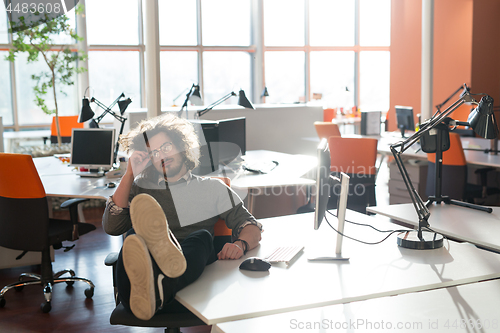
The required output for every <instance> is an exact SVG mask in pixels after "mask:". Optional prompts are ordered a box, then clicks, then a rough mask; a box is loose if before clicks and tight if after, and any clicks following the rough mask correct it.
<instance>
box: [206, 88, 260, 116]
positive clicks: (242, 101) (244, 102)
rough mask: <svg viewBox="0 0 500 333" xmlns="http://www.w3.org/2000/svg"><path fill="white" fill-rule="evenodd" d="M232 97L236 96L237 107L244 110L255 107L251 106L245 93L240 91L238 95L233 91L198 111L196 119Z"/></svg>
mask: <svg viewBox="0 0 500 333" xmlns="http://www.w3.org/2000/svg"><path fill="white" fill-rule="evenodd" d="M232 96H238V105H240V106H243V107H244V108H246V109H252V110H255V107H254V106H253V105H252V103H251V102H250V101H249V100H248V98H247V96H246V95H245V92H244V91H243V90H242V89H240V92H239V93H238V95H236V93H235V92H234V91H231V92H230V93H229V94H227V95H225V96H224V97H222V98H220V99H218V100H216V101H215V102H213V103H212V104H210V105H209V106H207V107H206V108H205V109H203V110H200V111H198V117H201V116H203V115H204V114H205V113H207V112H210V111H211V110H212V109H213V108H214V107H216V106H217V105H219V104H220V103H222V102H224V101H225V100H227V99H228V98H230V97H232Z"/></svg>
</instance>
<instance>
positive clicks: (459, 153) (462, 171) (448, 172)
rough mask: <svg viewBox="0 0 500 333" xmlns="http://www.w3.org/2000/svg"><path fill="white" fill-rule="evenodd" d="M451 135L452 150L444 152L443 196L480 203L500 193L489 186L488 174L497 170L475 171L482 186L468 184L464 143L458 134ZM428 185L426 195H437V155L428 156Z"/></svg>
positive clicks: (483, 169)
mask: <svg viewBox="0 0 500 333" xmlns="http://www.w3.org/2000/svg"><path fill="white" fill-rule="evenodd" d="M449 134H450V148H449V149H448V150H446V151H444V152H443V163H442V173H441V194H442V195H444V196H448V197H450V198H451V199H455V200H461V201H466V202H470V203H479V202H480V201H481V200H482V199H486V197H487V196H488V195H492V194H497V193H500V190H499V189H497V188H491V187H488V186H487V177H488V175H487V173H488V172H489V171H493V170H495V168H480V169H477V170H476V171H475V173H476V174H479V175H480V179H481V184H480V185H477V184H470V183H467V178H468V177H467V161H466V159H465V154H464V149H463V147H462V141H461V140H460V136H461V135H459V134H457V133H453V132H452V133H449ZM427 161H428V163H429V164H428V168H427V184H426V195H427V196H433V195H434V194H435V181H436V154H434V153H428V154H427Z"/></svg>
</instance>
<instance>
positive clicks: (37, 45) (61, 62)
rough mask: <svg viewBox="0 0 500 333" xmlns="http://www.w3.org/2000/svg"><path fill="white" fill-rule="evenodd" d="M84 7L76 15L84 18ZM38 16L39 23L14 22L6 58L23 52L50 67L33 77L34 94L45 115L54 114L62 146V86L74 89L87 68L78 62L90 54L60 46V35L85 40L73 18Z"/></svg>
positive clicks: (26, 20)
mask: <svg viewBox="0 0 500 333" xmlns="http://www.w3.org/2000/svg"><path fill="white" fill-rule="evenodd" d="M82 12H83V7H82V6H80V5H79V6H77V7H76V8H75V13H76V15H81V14H82ZM31 15H35V16H38V17H36V23H35V24H33V23H32V22H34V21H33V20H32V18H31V17H30V18H24V17H19V18H18V19H16V22H13V21H11V22H10V28H9V32H12V33H13V41H12V48H11V49H10V50H9V55H8V56H7V57H6V59H7V60H9V61H12V62H13V61H14V60H15V57H16V54H18V53H20V52H27V53H28V63H29V62H35V61H38V60H39V58H40V56H41V58H42V59H43V60H44V61H45V63H46V64H47V70H46V71H42V72H41V73H39V74H34V75H32V76H31V78H32V79H33V80H34V83H35V85H34V87H33V91H34V93H35V100H34V101H35V103H36V105H37V106H39V107H40V108H41V109H42V111H43V112H45V113H46V114H48V115H54V116H55V119H56V128H57V142H58V145H59V146H61V132H60V128H59V110H58V106H57V95H58V94H65V92H64V91H63V90H62V89H61V86H64V85H67V86H71V85H73V84H74V78H75V76H76V75H75V74H77V73H81V72H83V71H85V70H86V69H85V68H83V67H78V66H77V61H84V60H86V58H87V55H86V54H85V53H83V52H81V51H78V50H75V49H72V48H71V47H72V46H73V47H74V45H70V44H62V45H61V44H57V43H56V41H55V39H54V38H55V37H56V36H59V37H61V36H69V37H71V38H72V40H74V41H75V42H76V41H81V40H83V38H81V37H80V36H78V35H77V34H76V32H75V31H74V30H73V28H72V27H71V26H70V24H69V22H68V21H69V18H68V17H67V16H66V15H60V16H57V17H53V16H50V15H48V14H47V13H45V14H41V13H39V12H35V13H32V14H31ZM48 94H51V95H52V98H53V101H54V107H53V108H51V107H49V106H48V105H47V101H46V98H47V97H48Z"/></svg>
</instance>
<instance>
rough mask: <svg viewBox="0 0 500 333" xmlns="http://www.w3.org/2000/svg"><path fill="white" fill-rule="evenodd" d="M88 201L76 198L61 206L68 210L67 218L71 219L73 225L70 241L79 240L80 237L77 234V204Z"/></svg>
mask: <svg viewBox="0 0 500 333" xmlns="http://www.w3.org/2000/svg"><path fill="white" fill-rule="evenodd" d="M88 200H89V199H85V198H77V199H69V200H66V201H64V202H63V203H62V204H61V208H68V209H69V218H70V219H71V222H72V223H73V232H72V237H71V240H72V241H75V240H77V239H78V238H80V235H79V233H78V204H80V203H82V202H84V201H88Z"/></svg>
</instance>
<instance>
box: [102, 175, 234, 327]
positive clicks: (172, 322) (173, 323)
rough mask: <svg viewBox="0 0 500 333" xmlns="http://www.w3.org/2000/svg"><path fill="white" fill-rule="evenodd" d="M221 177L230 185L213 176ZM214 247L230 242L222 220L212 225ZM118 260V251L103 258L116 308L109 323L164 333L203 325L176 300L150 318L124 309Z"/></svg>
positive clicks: (221, 246) (229, 235)
mask: <svg viewBox="0 0 500 333" xmlns="http://www.w3.org/2000/svg"><path fill="white" fill-rule="evenodd" d="M214 178H219V179H221V180H222V181H223V182H224V183H226V185H228V186H230V185H231V183H230V179H229V178H226V177H214ZM214 235H215V237H214V249H215V253H218V252H220V251H221V250H222V248H223V247H224V244H226V243H230V242H231V230H230V229H229V228H227V227H226V224H225V222H224V221H223V220H219V221H217V223H216V224H215V226H214ZM117 261H118V253H116V252H112V253H110V254H108V256H107V257H106V259H105V260H104V264H105V265H106V266H110V267H112V271H113V287H114V296H115V302H116V308H115V309H114V310H113V312H112V313H111V316H110V318H109V322H110V323H111V325H125V326H137V327H165V333H180V332H181V331H180V329H181V327H191V326H200V325H205V323H204V322H203V321H202V320H201V319H200V318H198V317H197V316H196V315H194V314H193V313H192V312H190V311H189V310H188V309H187V308H186V307H184V306H183V305H182V304H180V303H179V302H177V301H174V302H175V303H176V304H175V305H174V306H172V307H173V308H175V309H176V310H175V311H173V312H169V313H156V314H155V315H154V316H153V317H152V318H151V319H150V320H141V319H138V318H137V317H136V316H134V315H133V314H132V312H130V311H128V310H127V309H125V307H124V306H123V304H121V303H120V299H119V297H118V290H117V287H116V263H117Z"/></svg>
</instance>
